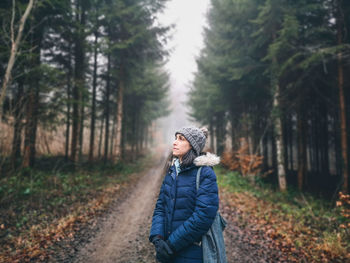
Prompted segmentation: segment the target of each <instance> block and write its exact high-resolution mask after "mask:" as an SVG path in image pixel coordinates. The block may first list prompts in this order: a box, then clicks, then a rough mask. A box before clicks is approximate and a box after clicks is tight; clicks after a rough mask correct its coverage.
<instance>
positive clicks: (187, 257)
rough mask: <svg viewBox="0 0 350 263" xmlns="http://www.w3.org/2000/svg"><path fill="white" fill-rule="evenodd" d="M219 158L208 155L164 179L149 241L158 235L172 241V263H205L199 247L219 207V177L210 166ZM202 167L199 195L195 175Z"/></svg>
mask: <svg viewBox="0 0 350 263" xmlns="http://www.w3.org/2000/svg"><path fill="white" fill-rule="evenodd" d="M219 162H220V158H219V157H217V156H216V155H214V154H210V153H207V154H206V155H202V156H199V157H197V158H196V159H195V161H194V164H192V165H191V166H189V167H186V168H184V169H183V170H181V171H180V172H179V174H178V176H176V170H175V166H174V165H173V166H171V167H170V169H169V171H168V172H167V174H166V175H165V178H164V181H163V184H162V186H161V189H160V193H159V197H158V200H157V203H156V207H155V209H154V213H153V219H152V227H151V232H150V236H149V239H150V240H152V238H153V237H154V236H156V235H160V236H162V237H164V240H167V239H168V240H169V242H170V244H171V245H172V247H173V248H174V249H175V253H176V256H175V258H174V260H173V261H172V262H173V263H180V262H181V263H196V262H202V259H203V255H202V248H201V246H200V245H198V243H199V242H200V241H201V238H202V236H203V235H204V234H205V233H206V232H207V231H208V229H209V228H210V226H211V225H212V223H213V221H214V218H215V215H216V212H217V210H218V206H219V198H218V186H217V182H216V175H215V173H214V171H213V168H212V167H211V166H213V165H215V164H218V163H219ZM198 166H203V168H202V171H201V177H200V185H199V189H198V192H197V190H196V175H197V170H198V168H199V167H198Z"/></svg>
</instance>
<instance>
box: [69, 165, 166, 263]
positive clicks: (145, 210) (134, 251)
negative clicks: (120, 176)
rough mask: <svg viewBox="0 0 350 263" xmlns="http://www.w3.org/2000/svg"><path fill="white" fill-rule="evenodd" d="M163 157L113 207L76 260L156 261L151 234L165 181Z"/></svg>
mask: <svg viewBox="0 0 350 263" xmlns="http://www.w3.org/2000/svg"><path fill="white" fill-rule="evenodd" d="M163 160H164V158H162V160H160V161H159V163H158V164H156V165H155V166H154V167H153V168H151V169H150V170H148V171H147V173H146V174H145V175H144V176H143V177H142V178H141V179H140V180H139V182H138V183H137V184H136V185H135V186H134V188H133V189H131V190H130V191H131V193H130V195H129V197H128V198H127V199H126V200H124V201H123V202H122V203H119V204H117V205H116V206H115V208H112V212H111V213H110V214H109V215H108V218H107V219H106V220H105V222H104V223H103V225H102V226H101V228H100V230H99V231H98V233H97V234H96V236H95V237H94V238H93V239H92V240H91V241H90V243H88V244H87V245H85V247H83V248H82V249H81V250H80V251H79V252H78V254H77V255H76V257H75V259H74V260H73V262H84V263H85V262H94V263H95V262H96V263H97V262H103V263H108V262H120V263H123V262H125V263H126V262H128V263H130V262H140V263H141V262H156V261H155V254H154V249H153V245H152V244H151V243H150V242H149V241H148V234H149V229H150V225H151V220H152V213H153V209H154V205H155V202H156V198H157V196H158V193H159V189H160V184H161V181H162V164H163Z"/></svg>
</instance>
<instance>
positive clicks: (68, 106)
mask: <svg viewBox="0 0 350 263" xmlns="http://www.w3.org/2000/svg"><path fill="white" fill-rule="evenodd" d="M71 52H72V48H71V43H69V51H68V74H67V116H66V118H67V120H66V145H65V159H66V161H68V156H69V140H70V122H71V119H70V117H71V115H70V114H71V92H72V91H71V88H72V81H71V80H72V75H73V71H72V63H71V62H72V57H71Z"/></svg>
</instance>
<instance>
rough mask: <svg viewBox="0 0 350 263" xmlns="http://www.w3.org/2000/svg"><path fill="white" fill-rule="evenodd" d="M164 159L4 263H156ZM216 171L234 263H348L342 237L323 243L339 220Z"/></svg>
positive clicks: (31, 235)
mask: <svg viewBox="0 0 350 263" xmlns="http://www.w3.org/2000/svg"><path fill="white" fill-rule="evenodd" d="M164 158H165V157H164V156H156V157H154V158H153V159H152V160H150V159H148V160H147V161H146V164H144V165H141V166H142V167H144V169H143V170H142V168H141V170H138V171H137V172H134V173H132V174H130V175H128V177H125V179H123V180H126V181H125V183H121V182H119V181H118V183H113V184H109V185H108V187H107V188H106V187H105V188H103V189H104V190H102V188H101V191H102V192H99V195H98V197H96V198H92V197H91V198H90V199H88V200H89V202H88V203H87V204H85V205H84V204H83V203H80V206H83V207H85V209H83V210H81V211H80V210H79V211H80V212H79V213H78V212H77V213H74V214H73V215H68V216H66V217H64V218H63V219H62V220H60V221H58V222H54V223H53V224H48V225H47V227H46V228H43V229H38V228H36V227H34V228H33V227H31V228H30V231H29V232H22V233H23V234H22V235H20V236H19V237H16V238H13V239H14V241H13V242H12V243H9V242H7V243H6V242H5V243H4V244H5V245H6V247H8V251H12V252H6V251H5V253H4V254H2V251H1V250H0V262H84V263H85V262H93V263H94V262H103V263H105V262H106V263H108V262H120V263H142V262H149V263H155V262H156V261H155V252H154V248H153V245H152V244H151V243H150V242H149V241H148V235H149V230H150V226H151V220H152V213H153V209H154V206H155V202H156V198H157V196H158V193H159V189H160V185H161V182H162V179H163V175H162V168H163V163H164ZM155 160H158V161H155ZM141 166H140V167H141ZM215 171H216V174H217V177H218V184H219V189H220V211H221V214H222V215H223V217H224V218H225V219H226V220H227V223H228V224H227V227H226V229H225V231H224V237H225V244H226V252H227V259H228V262H238V263H249V262H252V263H253V262H254V263H258V262H347V261H346V260H347V259H346V258H350V253H349V243H348V242H347V241H345V242H344V240H342V239H340V236H339V235H338V234H337V233H336V232H335V233H334V235H326V237H327V238H328V240H326V241H327V242H325V241H324V240H325V239H324V238H323V237H322V235H324V234H323V233H324V232H322V231H324V228H325V227H324V226H325V225H332V224H335V222H336V221H335V219H333V216H332V215H328V214H326V213H324V214H321V213H320V214H319V215H316V213H318V212H317V210H313V208H312V207H311V206H310V204H309V205H308V206H302V205H300V204H299V203H298V206H299V207H301V209H302V210H300V209H299V210H298V208H297V206H295V205H293V206H292V205H290V204H288V203H287V202H285V201H283V197H282V196H281V195H280V194H279V195H275V194H274V195H273V196H270V197H269V196H267V195H266V194H265V191H266V189H265V190H259V191H264V192H257V191H258V190H256V189H255V188H254V187H252V186H250V185H249V184H246V182H245V180H244V178H242V177H241V176H234V175H233V174H231V173H229V172H228V171H227V170H225V169H223V168H221V167H219V168H217V169H215ZM84 178H85V177H84ZM102 178H104V177H101V180H102ZM123 178H124V177H123ZM126 178H128V179H126ZM84 180H86V179H84ZM101 193H103V195H102V194H101ZM277 194H278V193H277ZM277 199H279V200H278V202H279V201H283V203H278V202H277ZM290 199H291V198H289V197H288V200H290ZM293 202H296V199H295V198H293ZM298 202H299V201H298ZM73 210H74V209H73ZM74 211H76V209H75V210H74ZM322 213H323V212H322ZM332 213H333V212H332ZM316 216H317V217H316ZM0 226H1V224H0ZM2 231H4V230H2ZM0 232H1V231H0ZM333 237H335V238H333ZM0 238H1V237H0ZM330 240H331V241H332V242H330ZM16 242H17V243H16ZM10 246H11V247H14V248H13V249H12V250H10ZM3 248H5V246H3ZM1 255H5V256H4V257H3V258H2V257H1ZM348 262H350V261H348Z"/></svg>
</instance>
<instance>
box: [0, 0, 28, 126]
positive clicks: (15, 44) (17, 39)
mask: <svg viewBox="0 0 350 263" xmlns="http://www.w3.org/2000/svg"><path fill="white" fill-rule="evenodd" d="M34 2H35V0H29V3H28V5H27V8H26V10H25V12H24V14H23V16H22V17H21V20H20V21H19V27H18V32H17V35H16V37H15V29H14V21H15V5H16V1H15V0H12V18H11V54H10V58H9V62H8V64H7V68H6V72H5V76H4V79H3V82H2V89H1V94H0V122H1V119H2V105H3V101H4V98H5V94H6V89H7V86H8V85H9V84H10V81H11V72H12V68H13V66H14V64H15V61H16V55H17V52H18V46H19V44H20V42H21V38H22V34H23V30H24V26H25V23H26V21H27V18H28V16H29V14H30V12H31V10H32V9H33V6H34Z"/></svg>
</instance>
